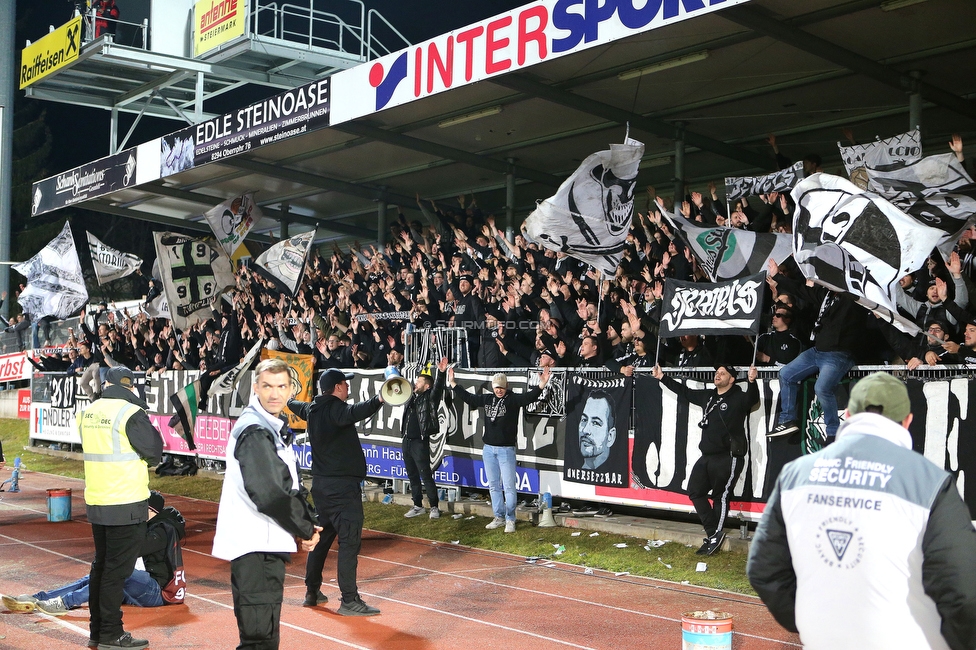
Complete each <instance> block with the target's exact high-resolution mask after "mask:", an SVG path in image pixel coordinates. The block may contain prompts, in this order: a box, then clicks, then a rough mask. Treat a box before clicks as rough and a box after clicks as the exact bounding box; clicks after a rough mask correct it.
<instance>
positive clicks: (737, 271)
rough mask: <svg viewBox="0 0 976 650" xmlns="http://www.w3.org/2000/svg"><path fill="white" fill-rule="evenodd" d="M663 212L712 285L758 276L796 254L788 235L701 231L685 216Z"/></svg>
mask: <svg viewBox="0 0 976 650" xmlns="http://www.w3.org/2000/svg"><path fill="white" fill-rule="evenodd" d="M662 213H663V214H664V216H666V217H667V218H668V221H670V222H671V224H672V225H673V226H674V227H675V228H676V229H677V230H678V231H679V232H680V233H681V235H682V239H684V241H685V242H687V244H688V247H689V248H691V252H692V253H694V254H695V257H696V258H698V264H699V265H700V266H701V267H702V268H703V269H704V270H705V272H706V273H708V277H709V279H711V281H712V282H721V281H723V280H733V279H735V278H742V277H746V276H749V275H755V274H756V273H759V272H761V271H762V270H763V269H765V268H766V265H767V262H768V261H769V260H770V259H772V260H775V261H776V263H777V264H780V263H781V262H783V260H785V259H786V258H787V257H789V256H790V255H792V254H793V244H792V240H791V239H790V236H789V235H786V234H782V233H771V232H764V233H755V232H752V231H751V230H740V229H738V228H702V227H700V226H697V225H695V224H693V223H692V222H690V221H688V220H687V219H685V218H684V217H678V216H672V215H670V214H668V213H667V212H665V211H663V210H662Z"/></svg>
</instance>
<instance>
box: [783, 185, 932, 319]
mask: <svg viewBox="0 0 976 650" xmlns="http://www.w3.org/2000/svg"><path fill="white" fill-rule="evenodd" d="M792 196H793V201H794V202H795V203H796V210H795V211H794V213H793V253H794V258H795V259H796V262H797V264H798V265H799V266H800V270H801V271H802V272H803V275H804V277H806V278H807V279H810V280H813V281H814V282H815V283H816V284H819V285H822V286H825V287H827V288H829V289H833V290H834V291H846V292H848V293H851V294H853V295H854V296H856V297H857V298H858V302H859V303H861V304H862V305H864V306H865V307H867V308H868V309H870V310H871V311H873V312H875V313H876V314H878V315H879V316H882V317H883V318H884V319H885V320H887V321H889V322H891V323H892V324H893V325H895V326H896V327H898V329H900V330H901V331H903V332H907V333H915V332H917V331H918V328H917V326H915V325H914V323H911V321H908V320H907V319H904V318H901V317H899V316H898V310H897V308H896V307H895V299H894V296H895V291H896V290H897V287H898V281H899V280H901V278H903V277H905V276H906V275H908V274H909V273H911V272H912V271H915V270H917V269H919V268H921V267H922V265H923V264H925V262H926V260H927V259H928V256H929V254H930V253H931V252H932V249H933V248H934V247H935V244H936V242H937V241H939V238H940V237H941V235H942V233H941V231H939V230H937V229H935V228H929V227H927V226H924V225H921V224H920V223H919V222H918V221H917V220H915V219H913V218H911V217H909V216H908V215H906V214H905V213H904V212H902V211H901V210H899V209H898V208H896V207H895V206H893V205H892V204H891V203H889V202H888V201H886V200H885V199H883V198H882V197H880V196H878V195H877V194H875V193H874V192H867V191H865V190H862V189H861V188H859V187H857V186H856V185H854V184H853V183H851V182H850V181H848V180H847V179H844V178H841V177H839V176H832V175H830V174H822V173H821V174H814V175H812V176H810V177H809V178H807V179H804V180H803V181H801V182H800V183H799V184H798V185H797V186H796V187H795V188H794V189H793V193H792Z"/></svg>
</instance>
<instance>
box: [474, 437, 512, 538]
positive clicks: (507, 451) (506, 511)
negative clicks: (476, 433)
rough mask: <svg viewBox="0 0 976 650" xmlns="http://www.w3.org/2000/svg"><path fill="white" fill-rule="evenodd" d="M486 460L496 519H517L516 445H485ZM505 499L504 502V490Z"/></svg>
mask: <svg viewBox="0 0 976 650" xmlns="http://www.w3.org/2000/svg"><path fill="white" fill-rule="evenodd" d="M482 457H483V458H484V461H485V475H486V477H487V478H488V493H489V494H490V495H491V509H492V511H494V513H495V518H496V519H504V520H505V521H515V506H516V505H518V497H517V496H516V494H515V447H496V446H494V445H485V448H484V450H483V452H482ZM503 489H504V491H505V501H504V502H502V490H503Z"/></svg>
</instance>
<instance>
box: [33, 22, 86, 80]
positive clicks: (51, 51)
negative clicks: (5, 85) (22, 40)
mask: <svg viewBox="0 0 976 650" xmlns="http://www.w3.org/2000/svg"><path fill="white" fill-rule="evenodd" d="M80 53H81V16H75V17H74V18H72V19H71V20H69V21H68V22H67V23H65V24H64V25H61V26H60V27H58V28H57V29H55V30H54V31H53V32H51V33H49V34H48V35H47V36H45V37H44V38H42V39H40V40H39V41H37V42H36V43H31V44H30V45H28V46H27V47H25V48H24V50H23V52H21V54H20V88H21V90H23V89H24V88H26V87H27V86H29V85H31V84H32V83H34V82H35V81H38V80H40V79H43V78H44V77H46V76H48V75H49V74H51V73H53V72H56V71H58V70H60V69H61V68H63V67H64V66H66V65H68V64H69V63H71V62H72V61H75V60H76V59H77V58H78V55H79V54H80Z"/></svg>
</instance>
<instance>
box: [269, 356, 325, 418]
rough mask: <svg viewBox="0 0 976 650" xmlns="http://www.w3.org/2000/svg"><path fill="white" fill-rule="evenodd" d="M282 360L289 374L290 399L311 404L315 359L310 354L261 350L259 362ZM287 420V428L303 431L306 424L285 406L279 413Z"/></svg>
mask: <svg viewBox="0 0 976 650" xmlns="http://www.w3.org/2000/svg"><path fill="white" fill-rule="evenodd" d="M265 359H282V360H283V361H284V362H285V363H287V364H288V372H289V374H291V387H292V398H293V399H296V400H298V401H300V402H311V401H312V398H313V397H315V394H314V392H313V388H312V373H313V372H314V370H315V357H314V356H312V355H310V354H290V353H287V352H279V351H277V350H268V349H264V350H261V360H262V361H264V360H265ZM281 413H282V415H284V416H285V417H287V418H288V426H289V427H291V428H292V429H299V430H302V431H304V430H305V429H306V428H307V427H308V424H307V423H306V422H305V420H302V419H301V418H299V417H298V416H297V415H295V414H294V413H292V412H291V410H290V409H289V408H288V407H287V406H286V407H285V410H284V411H282V412H281Z"/></svg>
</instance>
